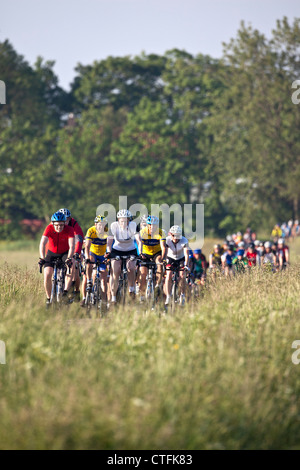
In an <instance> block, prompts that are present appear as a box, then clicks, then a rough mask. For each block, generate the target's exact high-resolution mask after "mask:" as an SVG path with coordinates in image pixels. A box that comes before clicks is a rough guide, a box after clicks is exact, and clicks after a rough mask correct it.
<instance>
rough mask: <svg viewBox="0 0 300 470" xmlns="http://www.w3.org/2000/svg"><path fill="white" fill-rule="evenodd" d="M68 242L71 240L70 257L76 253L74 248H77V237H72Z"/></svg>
mask: <svg viewBox="0 0 300 470" xmlns="http://www.w3.org/2000/svg"><path fill="white" fill-rule="evenodd" d="M68 242H69V251H68V258H72V256H73V255H74V249H75V238H74V237H70V238H69V240H68Z"/></svg>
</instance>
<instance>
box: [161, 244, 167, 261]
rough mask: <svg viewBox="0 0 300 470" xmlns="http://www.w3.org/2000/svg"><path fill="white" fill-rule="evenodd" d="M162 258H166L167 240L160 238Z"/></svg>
mask: <svg viewBox="0 0 300 470" xmlns="http://www.w3.org/2000/svg"><path fill="white" fill-rule="evenodd" d="M160 247H161V259H166V252H167V245H166V240H160Z"/></svg>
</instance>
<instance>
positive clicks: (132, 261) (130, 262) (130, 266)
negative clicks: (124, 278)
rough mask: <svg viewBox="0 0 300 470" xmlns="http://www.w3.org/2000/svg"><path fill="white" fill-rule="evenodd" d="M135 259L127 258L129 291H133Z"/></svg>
mask: <svg viewBox="0 0 300 470" xmlns="http://www.w3.org/2000/svg"><path fill="white" fill-rule="evenodd" d="M135 268H136V259H129V260H127V272H128V288H129V291H130V292H135V275H136V269H135Z"/></svg>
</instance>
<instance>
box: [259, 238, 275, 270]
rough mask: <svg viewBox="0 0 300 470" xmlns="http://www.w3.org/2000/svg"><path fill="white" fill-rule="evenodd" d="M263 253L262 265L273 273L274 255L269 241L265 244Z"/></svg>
mask: <svg viewBox="0 0 300 470" xmlns="http://www.w3.org/2000/svg"><path fill="white" fill-rule="evenodd" d="M264 247H265V252H264V254H263V256H262V265H263V266H264V267H270V269H271V270H272V271H275V265H276V255H275V254H274V253H273V251H272V243H271V242H270V241H266V242H265V245H264Z"/></svg>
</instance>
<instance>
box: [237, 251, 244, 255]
mask: <svg viewBox="0 0 300 470" xmlns="http://www.w3.org/2000/svg"><path fill="white" fill-rule="evenodd" d="M244 254H245V250H238V251H237V256H244Z"/></svg>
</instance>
